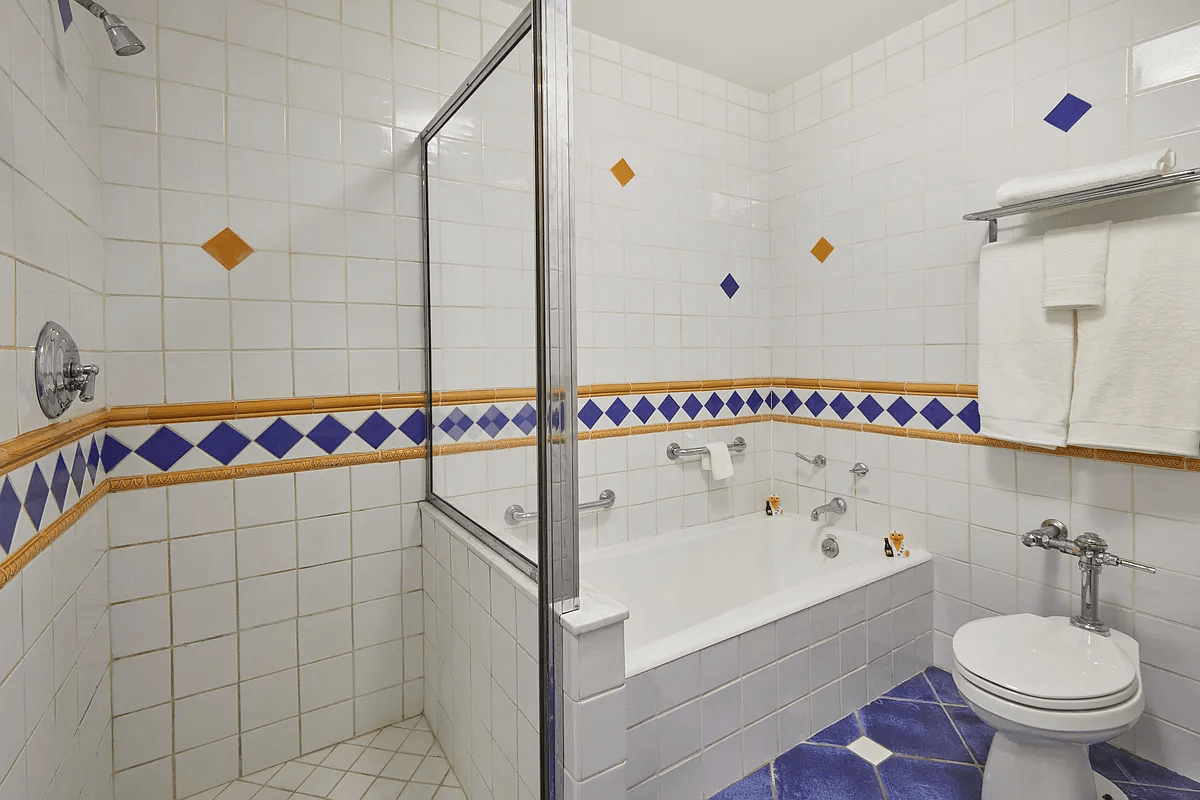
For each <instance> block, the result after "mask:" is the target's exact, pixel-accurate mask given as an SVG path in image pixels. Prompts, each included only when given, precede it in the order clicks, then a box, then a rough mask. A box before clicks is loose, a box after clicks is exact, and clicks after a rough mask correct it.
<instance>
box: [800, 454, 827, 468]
mask: <svg viewBox="0 0 1200 800" xmlns="http://www.w3.org/2000/svg"><path fill="white" fill-rule="evenodd" d="M796 458H798V459H800V460H801V461H807V462H808V463H809V464H812V465H813V466H814V467H816V468H817V469H824V468H825V456H823V455H821V454H820V453H818V454H817V455H815V456H813V457H812V458H809V457H808V456H806V455H804V453H796Z"/></svg>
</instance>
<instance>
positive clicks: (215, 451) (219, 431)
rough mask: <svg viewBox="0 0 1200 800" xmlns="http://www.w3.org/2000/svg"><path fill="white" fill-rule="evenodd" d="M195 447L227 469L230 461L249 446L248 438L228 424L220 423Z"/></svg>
mask: <svg viewBox="0 0 1200 800" xmlns="http://www.w3.org/2000/svg"><path fill="white" fill-rule="evenodd" d="M196 446H197V447H199V448H200V449H201V450H202V451H204V452H205V453H208V454H209V455H210V456H212V457H213V458H215V459H216V460H217V461H219V462H221V463H222V464H224V465H225V466H227V467H228V466H229V464H230V462H231V461H233V460H234V459H235V458H237V457H238V456H239V455H241V452H242V451H243V450H245V449H246V448H247V447H249V446H250V437H249V436H247V435H246V434H244V433H242V432H241V431H239V430H238V429H237V428H235V427H233V426H232V425H230V424H229V423H228V422H222V423H221V424H220V425H218V426H217V427H215V428H213V429H212V430H211V431H209V432H208V435H207V436H205V437H204V438H203V439H201V440H200V443H199V444H198V445H196Z"/></svg>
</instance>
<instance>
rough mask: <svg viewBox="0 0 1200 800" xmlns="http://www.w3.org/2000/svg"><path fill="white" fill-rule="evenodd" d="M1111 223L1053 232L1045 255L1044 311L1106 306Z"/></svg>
mask: <svg viewBox="0 0 1200 800" xmlns="http://www.w3.org/2000/svg"><path fill="white" fill-rule="evenodd" d="M1110 228H1112V223H1111V222H1102V223H1100V224H1099V225H1084V226H1082V227H1078V228H1065V229H1063V230H1058V231H1050V232H1049V233H1047V234H1046V241H1045V244H1044V246H1043V248H1042V253H1043V256H1044V258H1045V261H1046V264H1045V267H1044V273H1043V274H1044V277H1043V281H1042V307H1043V308H1096V307H1097V306H1102V305H1104V274H1105V273H1106V272H1107V271H1108V232H1109V229H1110Z"/></svg>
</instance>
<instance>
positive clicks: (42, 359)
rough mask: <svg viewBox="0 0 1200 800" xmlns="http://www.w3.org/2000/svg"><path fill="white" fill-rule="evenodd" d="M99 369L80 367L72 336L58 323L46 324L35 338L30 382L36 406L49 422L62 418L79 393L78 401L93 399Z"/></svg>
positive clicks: (92, 366)
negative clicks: (32, 380)
mask: <svg viewBox="0 0 1200 800" xmlns="http://www.w3.org/2000/svg"><path fill="white" fill-rule="evenodd" d="M99 374H100V367H98V366H96V365H95V364H86V365H85V364H83V363H81V362H80V360H79V348H78V347H77V346H76V345H75V340H74V339H72V338H71V334H69V333H67V331H66V329H65V328H63V327H62V326H61V325H59V324H58V323H57V322H47V323H46V324H45V326H44V327H43V328H42V332H41V334H39V335H38V341H37V349H36V351H35V352H34V356H33V379H34V383H35V387H34V388H35V391H36V393H37V399H38V405H40V406H41V407H42V413H44V414H45V415H46V416H47V417H49V418H50V419H56V418H58V417H61V416H62V415H63V412H65V411H66V410H67V409H68V408H70V407H71V403H72V402H74V400H75V394H76V393H77V392H78V394H79V400H80V402H83V403H90V402H92V401H93V400H95V399H96V376H97V375H99Z"/></svg>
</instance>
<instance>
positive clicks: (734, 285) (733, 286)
mask: <svg viewBox="0 0 1200 800" xmlns="http://www.w3.org/2000/svg"><path fill="white" fill-rule="evenodd" d="M740 288H742V287H741V286H739V285H738V282H737V281H736V280H735V279H734V277H733V275H732V274H729V275H726V276H725V280H723V281H721V291H723V292H725V296H726V297H728V298H729V299H730V300H732V299H733V296H734V295H735V294H737V293H738V289H740Z"/></svg>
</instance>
